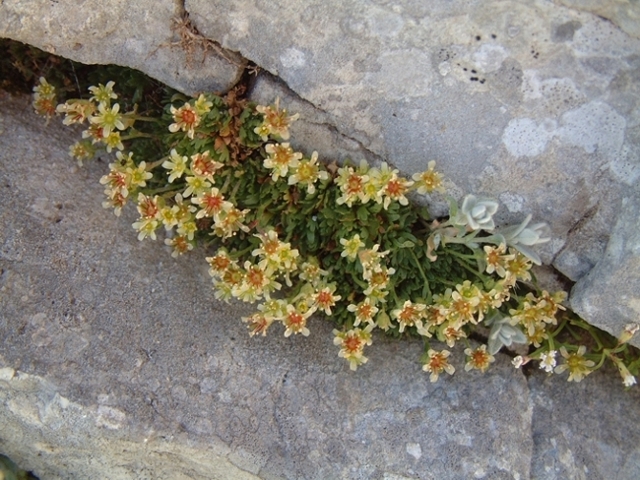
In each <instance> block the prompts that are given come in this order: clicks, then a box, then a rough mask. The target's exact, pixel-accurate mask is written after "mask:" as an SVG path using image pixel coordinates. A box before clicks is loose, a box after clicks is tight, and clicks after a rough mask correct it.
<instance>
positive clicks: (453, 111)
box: [185, 0, 640, 328]
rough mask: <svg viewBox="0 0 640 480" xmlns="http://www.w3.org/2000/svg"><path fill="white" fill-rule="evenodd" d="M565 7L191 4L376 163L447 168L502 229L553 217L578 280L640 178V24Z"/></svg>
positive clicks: (562, 254) (616, 6) (455, 190)
mask: <svg viewBox="0 0 640 480" xmlns="http://www.w3.org/2000/svg"><path fill="white" fill-rule="evenodd" d="M556 3H566V4H567V5H569V6H570V7H571V8H567V7H564V6H560V5H557V4H554V3H552V2H548V1H542V0H539V1H532V2H524V1H514V0H512V1H486V2H480V3H476V4H470V3H469V2H463V1H446V2H445V1H436V2H430V3H429V6H428V7H426V6H425V5H424V2H420V1H407V2H403V3H402V4H401V5H400V4H394V3H392V2H388V1H385V0H379V1H375V2H367V1H364V0H361V1H358V2H350V3H348V4H345V3H344V2H339V1H337V0H334V1H328V2H324V3H323V4H322V5H306V4H305V5H303V4H300V3H299V2H292V1H289V0H279V1H269V2H264V1H261V0H256V1H253V0H251V1H249V0H242V1H238V2H232V3H229V2H223V1H206V2H205V1H202V0H187V1H186V3H185V8H186V9H187V11H189V13H190V15H191V18H192V19H193V20H194V22H195V24H196V25H197V27H198V29H199V30H200V31H201V32H202V33H203V34H205V35H206V36H207V37H210V38H214V39H216V40H218V41H219V42H220V43H221V44H222V45H223V46H224V47H226V48H229V49H232V50H236V51H239V52H240V53H241V54H242V55H243V56H244V57H246V58H248V59H250V60H252V61H253V62H255V63H257V64H258V65H259V66H260V67H262V68H264V69H266V70H268V71H269V72H271V74H273V75H277V76H278V77H279V78H280V79H281V80H282V81H284V82H285V83H286V85H287V86H288V87H289V88H290V89H291V90H292V91H293V92H295V93H296V94H297V95H299V96H300V97H301V99H303V100H304V101H305V102H308V104H310V105H312V106H314V107H315V108H316V111H314V113H312V117H311V118H312V119H311V120H310V121H311V122H312V123H315V120H313V119H314V118H319V117H321V118H323V120H322V123H324V124H328V125H331V126H335V128H336V130H337V132H339V133H340V134H342V135H343V136H345V137H347V138H349V139H351V140H352V141H355V142H357V144H359V145H360V146H361V147H362V148H364V149H366V150H367V152H368V155H369V157H370V156H371V155H373V156H375V157H377V158H379V159H383V160H386V161H389V162H390V163H392V164H394V165H395V166H396V167H397V168H399V169H400V170H401V171H403V172H405V173H406V174H411V173H413V172H416V171H420V170H423V169H424V168H425V167H426V165H427V163H428V161H429V160H431V159H435V160H437V161H438V166H439V168H440V169H441V170H442V171H443V172H444V173H445V174H446V176H447V177H448V178H449V179H450V180H451V183H452V185H451V188H450V193H452V194H453V195H454V196H456V197H460V196H462V195H463V194H465V193H467V192H474V193H477V194H483V195H488V196H492V197H495V198H498V199H499V200H500V201H501V202H502V203H503V204H504V207H503V208H502V209H501V210H500V211H499V215H498V220H499V222H500V223H502V224H504V223H511V222H515V221H518V219H520V218H522V217H523V216H525V215H527V214H529V213H530V214H532V215H533V218H534V221H547V222H548V223H549V225H550V227H551V228H550V234H551V241H550V242H549V243H547V244H545V245H543V246H542V249H541V250H542V251H541V254H542V255H541V256H542V259H543V261H544V262H545V263H547V264H553V265H554V266H555V267H556V268H557V269H558V270H559V271H560V272H562V274H564V275H565V276H566V277H567V278H569V279H570V280H573V281H577V280H579V279H580V278H582V277H584V276H585V275H586V274H587V273H588V272H589V271H590V270H591V269H592V268H593V267H594V265H596V263H597V262H598V261H599V260H600V259H601V257H602V255H603V254H604V250H605V248H606V245H607V242H608V239H609V234H610V231H611V228H612V227H613V225H614V224H615V221H616V216H617V214H618V211H619V208H620V204H621V201H622V199H623V198H624V197H626V196H628V195H629V194H630V193H631V192H632V191H633V190H634V189H637V188H638V184H639V183H640V164H639V163H638V158H640V156H639V153H640V134H639V133H638V125H640V89H639V86H638V82H637V81H634V79H636V78H638V76H639V75H640V40H639V39H638V38H636V36H635V35H634V34H633V32H629V29H628V28H627V29H626V30H621V29H620V28H618V26H616V25H622V24H623V23H624V24H625V25H627V24H628V23H629V22H627V21H626V20H625V21H623V20H620V19H622V18H626V19H631V20H632V19H633V18H635V15H636V13H635V12H636V10H637V8H636V7H635V6H633V5H632V4H631V3H630V2H625V1H613V0H612V1H608V2H573V1H571V2H570V1H567V2H556ZM596 3H597V4H598V5H601V7H598V8H597V12H596V10H593V9H594V8H595V7H594V5H595V4H596ZM592 10H593V12H594V13H597V15H604V16H606V17H607V18H612V19H614V20H613V21H614V22H616V23H611V22H609V21H607V20H606V19H604V18H601V17H599V16H597V15H596V14H594V13H588V12H591V11H592ZM276 12H277V13H276ZM615 12H617V13H615ZM614 17H615V18H614ZM616 19H618V20H620V21H618V20H616ZM625 22H626V23H625ZM254 32H259V34H256V33H254ZM260 88H262V86H261V85H259V88H258V90H260ZM266 90H267V91H268V92H269V91H270V90H269V89H266ZM258 96H259V97H260V98H265V97H268V95H265V94H264V93H258ZM298 103H299V102H298ZM306 109H307V110H308V109H309V108H308V107H306ZM308 136H309V137H311V136H312V135H308ZM307 148H308V149H313V146H311V145H310V146H308V147H307ZM336 156H337V157H342V156H344V155H343V153H342V152H341V151H340V149H339V148H337V149H336ZM363 157H365V158H366V157H367V156H366V155H363ZM435 211H436V212H439V213H443V212H444V211H445V210H444V207H443V206H442V205H441V206H440V208H439V209H435ZM634 285H635V286H636V289H638V287H640V285H638V283H637V282H636V283H634ZM635 298H636V300H637V297H635ZM587 320H589V321H592V322H597V320H596V319H592V318H590V317H588V316H587ZM619 328H622V326H620V327H619Z"/></svg>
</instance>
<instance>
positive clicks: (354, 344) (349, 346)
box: [343, 335, 362, 353]
mask: <svg viewBox="0 0 640 480" xmlns="http://www.w3.org/2000/svg"><path fill="white" fill-rule="evenodd" d="M343 345H344V349H345V350H346V351H347V352H349V353H356V352H357V351H359V350H360V348H361V347H362V340H360V339H359V338H358V337H356V336H354V335H349V336H348V337H347V338H345V339H344V342H343Z"/></svg>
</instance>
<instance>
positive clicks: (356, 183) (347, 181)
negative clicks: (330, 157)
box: [335, 167, 370, 207]
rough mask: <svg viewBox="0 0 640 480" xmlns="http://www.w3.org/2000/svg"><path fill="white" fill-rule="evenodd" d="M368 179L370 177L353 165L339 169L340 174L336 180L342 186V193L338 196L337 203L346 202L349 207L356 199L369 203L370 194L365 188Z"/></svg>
mask: <svg viewBox="0 0 640 480" xmlns="http://www.w3.org/2000/svg"><path fill="white" fill-rule="evenodd" d="M368 181H369V177H368V176H367V175H364V174H361V173H360V172H356V171H355V170H354V169H353V168H352V167H343V168H340V169H338V176H337V177H336V179H335V182H336V184H338V186H339V187H340V191H342V195H341V196H340V197H338V199H337V200H336V203H337V204H338V205H342V204H343V203H344V204H346V205H347V206H348V207H351V206H352V205H353V202H355V201H356V200H360V201H361V202H362V203H367V202H368V201H369V199H370V196H369V194H368V193H367V191H366V190H365V185H366V183H367V182H368Z"/></svg>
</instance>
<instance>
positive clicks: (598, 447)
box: [529, 368, 640, 480]
mask: <svg viewBox="0 0 640 480" xmlns="http://www.w3.org/2000/svg"><path fill="white" fill-rule="evenodd" d="M564 380H565V379H564V378H560V377H558V376H551V377H546V376H544V375H534V376H532V377H531V378H530V379H529V387H530V388H531V406H532V417H533V422H532V427H531V433H532V435H533V438H534V447H533V450H534V456H533V459H532V462H531V478H535V479H537V480H555V479H565V478H574V479H579V478H580V479H589V480H591V479H603V480H604V479H610V478H617V479H620V480H623V479H624V480H632V479H635V478H640V447H639V445H640V430H639V428H638V418H640V417H638V416H637V415H638V411H639V410H638V400H640V395H638V393H639V392H638V390H637V389H635V390H634V391H628V392H624V393H623V394H622V395H617V394H615V398H613V399H612V398H611V396H610V395H611V394H612V393H613V392H620V386H621V381H620V377H619V376H618V375H617V372H616V371H615V370H614V369H613V368H608V369H605V371H598V372H595V373H592V374H591V375H589V376H588V377H587V378H586V379H584V380H583V381H582V382H581V383H578V384H571V386H569V385H568V384H567V383H566V382H565V381H564ZM578 425H579V427H577V426H578Z"/></svg>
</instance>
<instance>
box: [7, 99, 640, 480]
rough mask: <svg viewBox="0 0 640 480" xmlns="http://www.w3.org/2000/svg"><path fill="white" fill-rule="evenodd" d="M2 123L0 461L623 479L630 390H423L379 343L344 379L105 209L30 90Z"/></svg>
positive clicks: (502, 384)
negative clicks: (250, 320)
mask: <svg viewBox="0 0 640 480" xmlns="http://www.w3.org/2000/svg"><path fill="white" fill-rule="evenodd" d="M0 112H2V117H0V118H1V122H0V126H1V128H0V130H1V133H0V189H1V190H0V191H1V192H2V197H3V207H2V209H1V210H0V336H1V338H3V347H2V350H1V351H0V402H1V404H2V405H3V406H4V408H0V425H2V426H3V428H2V430H0V451H2V452H3V453H5V454H7V455H8V456H9V457H10V458H12V459H13V460H14V461H16V462H17V463H18V464H19V465H21V466H22V467H23V468H27V469H29V470H32V471H34V473H35V474H36V475H38V476H40V478H43V479H44V478H46V479H54V480H55V479H59V478H60V479H61V478H110V479H111V478H112V479H138V478H172V479H173V478H175V479H183V478H184V479H187V478H189V479H211V478H214V479H254V478H255V479H257V478H260V479H281V478H291V479H294V478H296V479H297V478H310V479H315V478H317V479H327V478H345V479H398V478H432V477H434V478H435V477H437V478H443V479H457V478H478V479H483V478H485V479H516V478H518V479H521V480H525V479H529V478H545V479H558V480H559V479H564V478H581V476H582V475H583V472H584V471H585V470H584V467H585V466H587V467H588V468H589V471H588V478H595V479H598V478H611V477H610V476H608V475H605V473H607V472H618V477H617V478H634V476H633V475H632V474H635V473H636V472H637V465H636V463H634V461H635V460H634V459H635V458H636V457H637V452H635V450H634V448H635V445H636V444H637V437H638V435H640V434H639V433H638V432H640V426H639V425H637V422H632V421H631V422H630V421H628V419H635V418H638V417H640V401H639V400H640V391H638V390H637V388H636V389H634V390H632V391H631V392H625V391H624V390H623V389H622V386H621V385H620V383H621V382H620V381H619V379H618V378H617V377H616V376H615V373H614V374H613V375H611V372H607V373H608V374H609V376H606V377H605V376H601V375H599V374H593V375H592V376H590V377H588V378H587V379H586V380H584V382H583V383H582V384H580V385H574V384H567V383H565V382H564V379H560V378H554V379H552V380H550V381H549V380H545V377H544V376H542V375H538V374H537V372H536V373H535V374H534V375H533V377H530V378H529V379H527V377H525V376H524V375H523V374H522V372H521V371H520V370H516V369H514V368H513V367H512V366H511V364H510V362H509V360H510V359H509V358H508V357H507V356H506V355H502V354H500V355H498V359H497V361H496V363H495V364H494V366H493V367H492V368H491V369H490V370H489V371H488V372H487V373H486V374H484V375H482V374H479V373H477V374H473V373H463V372H462V370H463V364H462V359H461V358H460V356H459V355H458V357H457V359H456V360H455V363H454V364H455V366H456V368H457V370H458V372H459V373H457V374H456V375H454V376H453V377H447V378H443V379H441V380H440V381H439V382H438V383H436V384H431V383H430V382H429V381H428V378H427V375H426V374H425V373H424V372H423V371H422V370H421V369H420V365H419V363H418V361H417V359H418V357H419V355H420V353H421V350H422V346H421V345H420V344H419V343H417V342H409V341H402V342H398V341H393V340H390V339H385V338H383V337H381V336H376V337H375V341H374V345H373V346H372V347H370V349H369V350H368V355H369V357H370V360H369V363H367V365H365V366H363V367H361V368H360V369H359V370H358V371H357V372H355V373H354V372H350V371H349V369H348V366H347V365H346V364H345V363H344V361H343V360H342V359H339V358H338V357H337V355H336V349H335V347H334V346H333V345H332V342H331V337H332V335H331V329H332V327H331V325H330V324H329V323H328V322H324V321H321V320H320V319H316V320H314V321H313V323H312V324H311V325H310V327H311V329H312V334H311V336H310V337H308V338H300V337H293V338H288V339H287V338H284V337H283V336H282V331H273V332H270V335H269V336H268V337H266V338H263V337H258V338H250V337H249V336H248V334H247V330H246V328H245V326H244V325H243V324H242V322H240V317H242V316H246V315H247V314H248V313H250V312H251V309H250V308H248V307H247V306H245V305H239V304H231V305H227V304H224V303H220V302H217V301H216V300H214V298H213V295H212V292H211V290H210V288H209V279H208V275H207V272H206V270H207V266H206V264H205V263H204V262H203V260H202V256H203V252H194V253H193V255H191V256H187V257H184V258H180V259H177V260H174V259H172V258H171V256H170V255H169V252H168V251H166V250H165V248H164V247H163V246H162V244H161V243H160V241H158V242H157V243H154V242H138V241H137V240H136V235H135V232H134V230H133V229H132V228H131V226H130V224H131V222H132V221H133V220H134V218H135V212H133V211H132V209H125V211H124V212H123V214H122V216H121V217H120V218H116V217H115V216H113V215H111V214H110V213H108V212H107V211H104V210H103V209H102V207H101V201H102V199H101V194H102V187H101V186H100V185H99V184H98V181H97V180H98V178H99V177H100V176H101V175H102V174H103V173H104V171H105V170H106V164H107V163H108V161H107V160H106V159H104V160H98V161H95V162H91V163H89V164H88V165H87V166H86V167H84V168H82V169H79V168H78V167H76V166H75V162H73V160H71V159H70V158H69V157H68V154H67V145H68V144H70V143H72V142H73V141H74V139H75V137H74V136H73V132H72V131H70V130H69V129H67V128H63V127H62V126H61V125H60V124H59V122H56V121H55V120H54V121H52V122H51V124H50V125H49V126H48V127H47V126H45V125H44V122H43V120H42V119H41V118H38V117H36V116H35V115H34V114H33V113H31V112H30V107H29V99H27V98H10V97H8V96H7V95H6V94H0ZM42 145H46V146H47V148H46V150H44V149H43V148H42ZM460 353H461V352H458V354H460ZM576 392H578V394H576ZM605 398H606V401H605ZM577 399H580V402H582V403H577V402H578V400H577ZM559 412H562V413H559ZM585 419H586V421H585ZM595 431H597V432H598V435H599V437H598V438H593V436H594V432H595ZM552 440H553V441H554V442H555V444H554V443H553V442H552ZM580 442H581V443H580ZM583 444H584V445H583ZM550 445H551V447H550ZM592 447H593V448H592ZM605 453H606V454H607V455H604V454H605ZM567 459H569V460H567ZM615 462H618V463H616V464H615V465H614V463H615ZM548 465H551V468H550V469H548V468H546V467H547V466H548ZM556 467H557V468H556ZM609 468H611V469H612V470H607V469H609ZM594 472H595V473H594ZM627 473H628V474H629V475H630V476H627V477H625V476H624V475H623V474H627Z"/></svg>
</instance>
